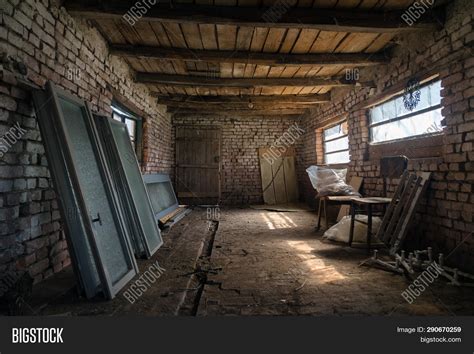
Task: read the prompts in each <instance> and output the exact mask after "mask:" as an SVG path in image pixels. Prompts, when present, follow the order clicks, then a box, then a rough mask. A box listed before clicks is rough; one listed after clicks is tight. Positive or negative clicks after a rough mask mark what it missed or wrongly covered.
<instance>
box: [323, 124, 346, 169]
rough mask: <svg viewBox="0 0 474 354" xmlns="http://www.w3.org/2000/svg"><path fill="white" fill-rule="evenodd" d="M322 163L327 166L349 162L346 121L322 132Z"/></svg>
mask: <svg viewBox="0 0 474 354" xmlns="http://www.w3.org/2000/svg"><path fill="white" fill-rule="evenodd" d="M323 143H324V162H325V163H326V164H328V165H330V164H337V163H347V162H349V138H348V136H347V121H346V122H342V123H339V124H337V125H334V126H332V127H330V128H327V129H324V130H323Z"/></svg>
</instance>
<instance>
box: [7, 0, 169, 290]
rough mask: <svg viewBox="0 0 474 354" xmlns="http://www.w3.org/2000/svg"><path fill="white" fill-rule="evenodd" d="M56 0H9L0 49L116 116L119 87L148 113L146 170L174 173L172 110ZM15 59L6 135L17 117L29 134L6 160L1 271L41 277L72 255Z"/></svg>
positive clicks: (32, 74)
mask: <svg viewBox="0 0 474 354" xmlns="http://www.w3.org/2000/svg"><path fill="white" fill-rule="evenodd" d="M51 3H52V1H47V0H43V1H42V0H39V1H38V0H22V1H14V0H6V2H5V0H3V2H2V10H3V11H4V13H3V14H2V16H1V17H0V24H1V26H0V54H1V55H2V56H3V58H6V56H8V57H9V58H11V59H12V60H14V61H16V62H19V63H23V64H24V65H25V66H26V68H27V69H28V74H27V75H26V77H25V78H26V79H27V80H29V81H31V82H33V83H36V84H38V85H43V84H44V83H45V82H46V80H52V81H53V82H54V83H55V84H56V85H58V86H60V87H62V88H64V89H66V90H68V91H70V92H72V93H74V94H75V95H77V96H79V97H82V98H84V99H86V100H87V101H89V102H90V103H91V108H92V110H93V111H95V112H99V113H100V114H104V115H110V113H111V110H110V104H111V100H112V90H116V91H118V92H119V93H120V94H121V95H122V96H124V97H126V98H127V100H129V101H130V103H132V104H133V105H134V106H135V107H137V109H139V110H140V111H141V112H144V115H145V116H144V117H143V118H144V120H145V124H144V125H145V127H144V158H145V159H144V166H143V169H144V170H145V171H146V172H153V171H163V172H168V173H169V172H171V171H172V170H171V164H172V160H173V152H172V148H171V118H170V117H169V115H167V114H166V113H163V107H160V106H157V104H156V99H153V98H152V97H151V96H150V94H149V91H148V89H147V88H146V87H145V86H143V85H137V84H135V83H133V80H132V76H131V72H130V69H129V67H128V65H127V63H125V62H124V61H123V60H121V59H118V58H116V57H112V56H109V55H108V49H107V45H106V43H105V41H104V39H103V38H102V37H101V35H100V34H99V33H98V32H97V31H96V30H95V29H93V28H91V27H90V26H88V25H87V23H85V22H82V21H79V20H76V19H73V18H72V17H70V16H69V15H68V14H67V13H66V12H65V10H64V8H61V9H58V8H57V7H55V6H54V5H52V4H51ZM48 4H49V5H48ZM12 60H10V59H8V60H6V62H4V64H3V65H2V66H0V75H1V83H0V134H1V135H2V136H3V134H4V133H5V132H6V131H8V130H9V129H10V128H11V127H12V126H13V125H14V124H15V123H19V124H20V126H21V127H22V128H24V129H26V130H27V133H26V134H25V135H24V136H23V137H22V138H21V139H20V140H19V141H18V142H17V143H16V144H14V145H13V146H12V148H11V149H9V150H8V152H7V153H6V154H5V155H4V156H3V158H2V159H1V160H0V222H1V223H0V274H3V272H5V271H6V270H7V269H11V268H22V269H27V270H29V273H30V274H31V276H33V277H34V278H35V281H41V280H42V279H44V278H46V277H48V276H50V275H51V274H53V273H54V272H58V271H60V270H61V269H62V268H63V267H65V266H67V265H68V264H69V263H70V260H69V256H68V253H67V246H66V242H65V238H64V235H63V232H62V225H61V220H60V216H59V212H58V206H57V201H56V199H55V194H54V192H53V189H52V182H51V179H50V176H49V171H48V168H47V161H46V157H45V154H44V148H43V145H42V143H41V137H40V133H39V129H38V126H37V122H36V118H35V116H34V111H33V107H32V104H31V99H30V96H29V93H28V92H27V91H25V90H24V89H22V88H21V87H20V85H19V84H18V81H17V79H16V78H15V75H18V70H17V69H18V66H17V65H14V64H12Z"/></svg>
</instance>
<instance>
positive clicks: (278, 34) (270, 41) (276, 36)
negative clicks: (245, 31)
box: [263, 28, 287, 53]
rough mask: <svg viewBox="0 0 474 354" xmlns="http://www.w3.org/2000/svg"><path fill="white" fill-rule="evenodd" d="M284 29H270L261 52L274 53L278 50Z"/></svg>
mask: <svg viewBox="0 0 474 354" xmlns="http://www.w3.org/2000/svg"><path fill="white" fill-rule="evenodd" d="M286 31H287V30H286V29H285V28H271V29H270V30H269V31H268V36H267V39H266V41H265V44H264V45H263V51H264V52H266V53H276V52H278V50H279V49H280V46H281V43H282V40H283V38H284V37H285V34H286Z"/></svg>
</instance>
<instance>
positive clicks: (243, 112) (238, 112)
mask: <svg viewBox="0 0 474 354" xmlns="http://www.w3.org/2000/svg"><path fill="white" fill-rule="evenodd" d="M167 111H168V113H171V114H182V115H216V116H227V115H230V116H268V115H272V116H288V115H299V116H301V115H303V114H305V113H307V112H308V110H307V109H302V108H293V109H265V110H256V109H223V108H220V109H181V108H169V109H168V110H167Z"/></svg>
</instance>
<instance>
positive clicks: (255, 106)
mask: <svg viewBox="0 0 474 354" xmlns="http://www.w3.org/2000/svg"><path fill="white" fill-rule="evenodd" d="M162 104H165V105H166V106H167V109H168V110H174V109H176V108H178V109H184V110H187V109H196V110H204V111H206V110H216V111H238V110H256V111H259V110H276V109H279V110H280V109H283V110H285V109H305V108H312V107H314V106H315V105H318V104H320V103H282V104H278V103H246V104H245V103H224V104H220V105H207V104H202V103H187V102H170V103H162Z"/></svg>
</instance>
